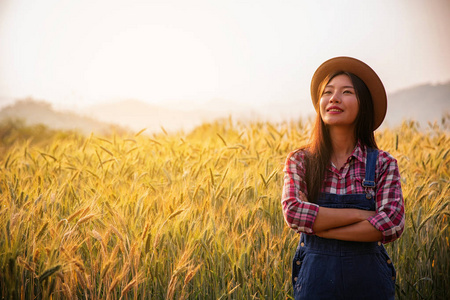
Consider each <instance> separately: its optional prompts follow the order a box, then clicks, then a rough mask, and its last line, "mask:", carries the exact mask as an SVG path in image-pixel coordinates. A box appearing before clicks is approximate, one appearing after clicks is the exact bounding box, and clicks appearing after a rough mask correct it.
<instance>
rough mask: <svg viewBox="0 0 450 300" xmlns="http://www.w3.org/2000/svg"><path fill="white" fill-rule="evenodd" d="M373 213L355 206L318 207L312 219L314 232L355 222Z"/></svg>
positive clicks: (365, 218) (373, 213)
mask: <svg viewBox="0 0 450 300" xmlns="http://www.w3.org/2000/svg"><path fill="white" fill-rule="evenodd" d="M373 215H375V212H374V211H367V210H361V209H355V208H328V207H320V208H319V212H318V213H317V216H316V219H315V220H314V225H313V230H314V232H321V231H324V230H329V229H333V228H338V227H343V226H347V225H351V224H355V223H358V222H361V221H364V220H367V218H369V217H371V216H373Z"/></svg>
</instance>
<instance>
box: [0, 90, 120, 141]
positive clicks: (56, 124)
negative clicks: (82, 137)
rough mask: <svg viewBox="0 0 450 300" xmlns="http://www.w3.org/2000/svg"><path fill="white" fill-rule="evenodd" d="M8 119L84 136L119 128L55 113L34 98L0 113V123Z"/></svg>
mask: <svg viewBox="0 0 450 300" xmlns="http://www.w3.org/2000/svg"><path fill="white" fill-rule="evenodd" d="M8 119H11V120H22V121H24V122H25V124H26V125H36V124H43V125H46V126H47V127H49V128H52V129H62V130H76V131H78V132H81V133H84V134H90V133H91V132H96V133H109V132H111V130H112V129H113V128H118V127H117V126H116V125H113V124H106V123H103V122H100V121H96V120H94V119H92V118H88V117H83V116H80V115H77V114H75V113H73V112H59V111H55V110H54V109H53V108H52V106H51V104H50V103H47V102H45V101H37V100H34V99H32V98H27V99H22V100H18V101H17V102H16V103H14V104H12V105H10V106H6V107H4V108H3V109H2V110H1V111H0V121H4V120H8ZM119 129H120V128H119Z"/></svg>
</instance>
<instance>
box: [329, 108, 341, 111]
mask: <svg viewBox="0 0 450 300" xmlns="http://www.w3.org/2000/svg"><path fill="white" fill-rule="evenodd" d="M327 111H328V112H330V111H333V112H342V109H337V108H331V109H328V110H327Z"/></svg>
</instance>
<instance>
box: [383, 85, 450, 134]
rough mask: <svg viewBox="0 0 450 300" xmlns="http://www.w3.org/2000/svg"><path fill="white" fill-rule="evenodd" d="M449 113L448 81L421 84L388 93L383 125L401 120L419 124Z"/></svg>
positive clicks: (449, 86)
mask: <svg viewBox="0 0 450 300" xmlns="http://www.w3.org/2000/svg"><path fill="white" fill-rule="evenodd" d="M446 113H450V82H447V83H444V84H437V85H432V84H422V85H418V86H414V87H410V88H408V89H404V90H401V91H398V92H395V93H392V94H389V95H388V111H387V114H386V120H385V124H384V126H396V125H399V124H401V122H402V121H403V120H414V121H418V122H419V123H420V124H421V125H424V126H425V125H426V124H427V122H434V121H439V120H440V119H441V118H442V117H443V116H444V114H446Z"/></svg>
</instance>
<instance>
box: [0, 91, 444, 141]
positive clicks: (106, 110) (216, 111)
mask: <svg viewBox="0 0 450 300" xmlns="http://www.w3.org/2000/svg"><path fill="white" fill-rule="evenodd" d="M246 105H247V104H245V103H231V102H230V101H225V100H223V99H212V100H211V101H209V102H207V103H205V104H203V105H197V106H194V105H186V104H180V105H176V108H167V107H163V106H156V105H151V104H147V103H145V102H143V101H139V100H124V101H118V102H115V103H107V104H101V105H94V106H91V107H88V108H87V109H86V110H83V111H80V112H78V113H75V112H61V111H56V110H54V109H53V108H52V106H51V104H49V103H46V102H43V101H36V100H33V99H24V100H19V101H17V102H16V103H15V104H13V105H10V106H7V107H5V108H3V109H2V110H0V121H2V120H5V119H22V120H24V121H25V123H26V124H28V125H33V124H39V123H40V124H44V125H47V126H48V127H50V128H53V129H70V130H74V129H76V130H78V131H80V132H83V133H87V134H89V133H91V132H95V133H105V132H110V130H111V128H112V126H116V128H119V129H127V128H128V129H131V130H134V131H139V130H141V129H144V128H146V129H147V131H146V132H156V131H159V132H160V131H161V127H163V128H164V130H167V131H176V130H180V129H184V130H185V131H189V130H191V129H193V128H194V127H195V126H198V125H201V124H202V123H204V122H210V121H213V120H215V119H218V118H226V117H228V116H230V115H231V116H232V117H233V119H234V120H255V119H258V120H270V121H272V122H279V121H283V120H293V119H297V118H301V117H307V116H308V115H304V114H309V113H310V112H311V111H312V109H311V110H310V111H306V110H303V111H302V110H301V107H300V105H298V104H297V103H293V104H292V103H290V104H289V103H284V104H283V103H276V104H271V105H269V104H264V105H260V106H259V107H257V108H249V107H247V106H246ZM302 113H303V115H302ZM446 113H447V114H449V113H450V82H448V83H445V84H438V85H431V84H423V85H418V86H414V87H411V88H408V89H404V90H401V91H398V92H395V93H392V94H389V95H388V112H387V115H386V119H385V122H384V124H383V127H391V126H397V125H400V124H401V122H402V121H403V120H415V121H419V123H420V124H421V125H423V126H426V124H427V122H433V121H435V120H440V119H441V118H442V117H443V116H444V114H446ZM112 124H115V125H112Z"/></svg>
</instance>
